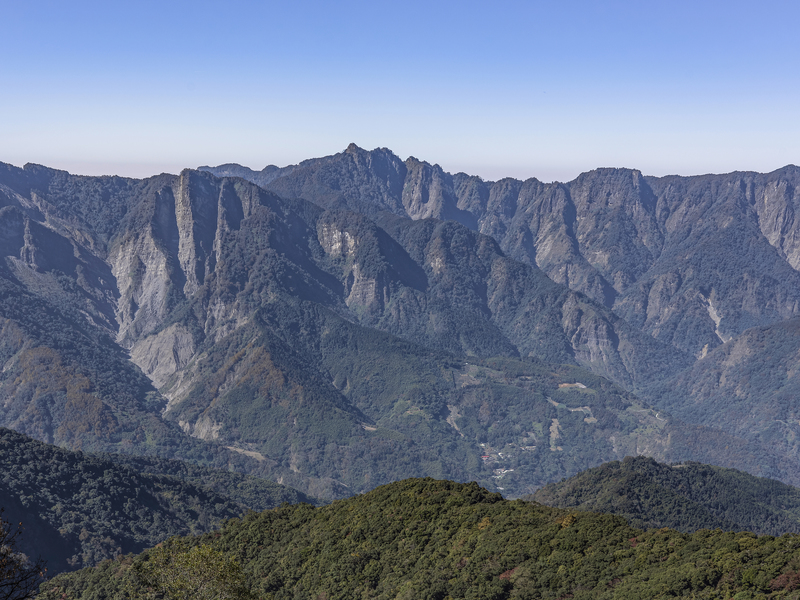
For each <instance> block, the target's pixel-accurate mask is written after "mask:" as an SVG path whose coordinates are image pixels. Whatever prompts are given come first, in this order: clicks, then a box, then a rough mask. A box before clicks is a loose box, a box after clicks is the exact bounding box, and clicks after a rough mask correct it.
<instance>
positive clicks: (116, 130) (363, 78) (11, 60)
mask: <svg viewBox="0 0 800 600" xmlns="http://www.w3.org/2000/svg"><path fill="white" fill-rule="evenodd" d="M799 33H800V2H798V1H797V0H792V1H769V0H762V1H761V2H758V3H756V2H742V1H736V0H733V1H727V2H711V1H707V2H704V1H702V0H694V1H691V2H685V1H682V0H670V1H660V0H642V1H639V2H634V1H632V0H629V1H617V2H615V1H608V0H606V1H603V2H600V1H591V2H590V1H578V0H573V1H570V0H561V1H558V2H556V1H552V2H503V1H495V2H492V3H490V2H473V1H469V0H462V1H459V2H435V1H432V2H417V1H416V0H411V1H404V2H360V1H339V2H310V1H302V0H295V1H292V2H289V1H288V0H287V1H285V2H280V3H279V2H246V1H238V2H237V1H229V2H226V3H222V2H210V1H202V0H193V1H192V2H184V1H175V2H171V1H169V0H160V1H158V2H150V1H141V0H136V1H129V2H118V1H116V0H111V1H109V0H106V1H104V2H89V1H84V0H73V1H71V2H65V1H52V2H45V1H41V0H26V1H24V2H20V1H19V0H14V1H11V0H0V57H2V61H0V81H1V82H2V90H1V91H0V161H4V162H10V163H13V164H16V165H22V164H24V163H26V162H37V163H42V164H47V165H49V166H54V167H58V168H64V169H67V170H70V171H71V172H75V173H84V174H100V173H117V174H122V175H131V176H146V175H150V174H154V173H158V172H162V171H170V172H177V171H179V170H180V169H181V168H183V167H196V166H199V165H202V164H219V163H223V162H239V163H241V164H244V165H247V166H249V167H251V168H254V169H261V168H262V167H264V166H265V165H267V164H278V165H281V166H282V165H286V164H290V163H294V162H297V161H299V160H302V159H304V158H311V157H314V156H322V155H326V154H332V153H335V152H339V151H341V150H343V149H344V148H345V147H346V146H347V144H348V143H350V142H355V143H356V144H358V145H359V146H362V147H365V148H369V149H371V148H375V147H380V146H386V147H388V148H390V149H392V150H393V151H394V152H395V153H397V154H398V155H399V156H401V158H406V157H407V156H409V155H414V156H416V157H417V158H420V159H423V160H428V161H430V162H438V163H439V164H441V165H442V167H443V168H445V169H446V170H448V171H451V172H456V171H460V170H462V171H467V172H469V173H474V174H478V175H481V176H483V177H485V178H488V179H497V178H499V177H502V176H506V175H510V176H515V177H520V178H526V177H531V176H535V177H538V178H540V179H543V180H552V179H558V180H568V179H571V178H573V177H574V176H576V175H577V174H578V173H580V172H581V171H585V170H589V169H592V168H595V167H599V166H627V167H635V168H639V169H641V170H642V171H643V172H645V173H646V174H652V175H663V174H667V173H679V174H696V173H704V172H727V171H732V170H745V169H746V170H759V171H770V170H773V169H776V168H779V167H781V166H783V165H785V164H788V163H794V164H798V163H800V35H799Z"/></svg>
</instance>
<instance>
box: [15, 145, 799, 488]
mask: <svg viewBox="0 0 800 600" xmlns="http://www.w3.org/2000/svg"><path fill="white" fill-rule="evenodd" d="M799 179H800V169H798V168H797V167H793V166H789V167H785V168H784V169H781V170H779V171H776V172H774V173H770V174H757V173H733V174H728V175H713V176H712V175H709V176H702V177H677V176H674V177H672V176H671V177H664V178H652V177H646V176H643V175H642V174H641V173H639V172H638V171H635V170H625V169H598V170H596V171H592V172H590V173H585V174H583V175H581V176H580V177H578V178H577V179H576V180H574V181H572V182H569V183H565V184H562V183H550V184H546V183H542V182H539V181H537V180H535V179H529V180H527V181H524V182H522V181H516V180H512V179H504V180H501V181H497V182H486V181H483V180H481V179H480V178H479V177H475V176H469V175H466V174H463V173H459V174H455V175H451V174H448V173H446V172H444V171H443V170H442V169H441V168H440V167H438V166H437V165H430V164H428V163H425V162H423V161H419V160H417V159H415V158H413V157H412V158H409V159H407V160H406V161H402V160H400V159H399V158H398V157H396V156H395V155H394V154H392V153H391V152H390V151H389V150H387V149H377V150H373V151H366V150H363V149H360V148H358V147H356V146H355V145H351V146H349V147H348V148H347V149H346V150H345V151H344V152H341V153H339V154H336V155H333V156H329V157H324V158H320V159H312V160H309V161H305V162H303V163H301V164H299V165H295V166H290V167H284V168H278V167H267V168H266V169H264V170H262V171H251V170H250V169H247V168H245V167H241V166H239V165H223V166H220V167H213V168H211V167H201V168H200V169H197V170H185V171H183V172H182V173H181V174H179V175H168V174H162V175H159V176H155V177H152V178H148V179H143V180H135V179H126V178H121V177H83V176H75V175H70V174H68V173H66V172H63V171H57V170H54V169H49V168H46V167H42V166H38V165H26V166H25V167H24V168H21V169H20V168H17V167H13V166H11V165H5V164H0V232H1V234H0V258H2V260H0V328H2V335H0V363H2V365H3V368H2V373H1V374H0V425H3V426H5V427H9V428H12V429H15V430H17V431H19V432H22V433H25V434H27V435H29V436H32V437H34V438H36V439H39V440H42V441H45V442H48V443H55V444H58V445H61V446H64V447H67V448H71V449H82V450H84V451H94V452H98V451H99V452H112V453H123V454H126V455H130V456H149V457H159V458H162V459H182V460H186V461H190V462H192V463H199V464H202V465H206V466H209V467H216V468H222V469H226V470H234V471H239V472H241V473H248V474H253V475H258V476H261V477H266V478H269V479H272V480H274V481H277V482H279V483H284V484H287V485H291V486H293V487H296V488H298V489H300V490H302V491H303V492H305V493H309V494H313V495H315V496H320V497H326V498H339V497H344V496H349V495H352V494H355V493H360V492H364V491H367V490H369V489H372V488H374V487H375V486H377V485H380V484H384V483H388V482H390V481H394V480H397V479H401V478H405V477H410V476H414V477H421V476H433V477H438V478H450V479H455V480H460V481H469V480H474V481H478V482H480V483H481V484H482V485H484V486H486V487H488V488H489V489H493V490H495V489H498V490H501V491H503V493H504V494H507V495H510V496H512V497H514V496H520V495H523V494H527V493H531V492H533V491H534V490H535V489H537V488H538V487H541V486H543V485H545V484H546V483H549V482H551V481H555V480H558V479H561V478H563V477H568V476H571V475H573V474H575V473H577V472H579V471H581V470H583V469H585V468H587V467H592V466H596V465H598V464H600V463H601V462H604V461H607V460H615V459H621V458H622V457H624V456H625V455H628V454H647V455H649V456H652V457H655V458H657V459H659V460H665V461H673V462H674V461H682V460H694V461H700V462H705V463H712V464H718V465H723V466H727V467H735V468H739V469H742V470H745V471H748V472H751V473H754V474H756V475H761V476H770V477H774V478H778V479H780V480H782V481H785V482H787V483H795V484H796V483H800V468H798V461H797V459H798V451H799V450H800V448H798V442H797V440H798V435H797V433H798V432H797V429H798V427H800V414H797V411H796V408H795V407H794V403H793V402H792V400H793V399H794V398H796V394H795V388H796V386H797V369H796V367H795V366H796V364H797V360H796V358H795V357H797V355H798V352H800V348H799V347H798V337H797V335H796V328H797V322H798V321H797V319H798V318H800V314H798V313H800V279H799V278H800V273H798V269H799V268H800V252H799V251H798V248H800V233H798V230H800V222H796V221H795V216H794V215H795V212H796V209H797V208H798V205H799V204H800V193H798V192H797V183H798V180H799Z"/></svg>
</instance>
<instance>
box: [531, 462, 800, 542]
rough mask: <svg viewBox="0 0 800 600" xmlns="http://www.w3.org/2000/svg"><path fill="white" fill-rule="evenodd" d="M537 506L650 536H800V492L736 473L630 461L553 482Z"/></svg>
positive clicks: (537, 498)
mask: <svg viewBox="0 0 800 600" xmlns="http://www.w3.org/2000/svg"><path fill="white" fill-rule="evenodd" d="M530 499H531V500H535V501H537V502H541V503H542V504H547V505H548V506H557V507H560V508H576V509H578V510H582V511H594V512H603V513H612V514H615V515H620V516H622V517H625V519H627V520H628V522H629V523H630V524H631V525H632V526H634V527H641V528H643V529H651V528H660V527H670V528H672V529H677V530H679V531H687V532H691V531H697V530H698V529H723V530H725V531H752V532H754V533H758V534H769V535H781V534H784V533H800V489H798V488H795V487H792V486H789V485H786V484H783V483H780V482H779V481H775V480H772V479H766V478H759V477H753V476H752V475H748V474H747V473H743V472H741V471H737V470H735V469H723V468H722V467H714V466H710V465H703V464H700V463H694V462H687V463H679V464H674V465H665V464H661V463H657V462H656V461H654V460H653V459H651V458H645V457H643V456H638V457H635V458H634V457H630V456H628V457H625V459H624V460H622V461H614V462H610V463H606V464H604V465H601V466H599V467H595V468H592V469H588V470H586V471H582V472H581V473H578V474H577V475H574V476H572V477H570V478H569V479H567V480H565V481H561V482H555V483H550V484H548V485H546V486H545V487H544V488H542V489H540V490H538V491H537V492H536V493H535V494H533V495H532V496H530Z"/></svg>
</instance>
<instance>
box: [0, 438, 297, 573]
mask: <svg viewBox="0 0 800 600" xmlns="http://www.w3.org/2000/svg"><path fill="white" fill-rule="evenodd" d="M110 458H114V459H118V460H119V462H112V460H109V459H110ZM120 462H121V463H123V464H120ZM126 462H127V464H124V463H126ZM302 501H306V502H308V501H310V499H309V498H308V497H307V496H305V495H304V494H301V493H300V492H297V491H296V490H293V489H291V488H287V487H284V486H280V485H278V484H275V483H271V482H268V481H264V480H261V479H257V478H255V477H246V476H243V475H238V474H233V473H227V472H225V471H216V470H213V469H205V468H202V467H197V466H194V465H182V464H181V463H179V462H177V461H157V460H154V459H147V458H143V459H140V460H136V459H126V458H125V457H114V456H104V457H103V456H92V455H86V454H83V453H81V452H72V451H68V450H63V449H61V448H57V447H55V446H51V445H48V444H43V443H42V442H38V441H36V440H33V439H31V438H29V437H27V436H24V435H22V434H19V433H16V432H14V431H11V430H10V429H5V428H0V507H4V508H5V513H4V518H5V519H6V520H8V521H10V522H12V523H17V522H21V523H22V524H23V525H24V527H25V531H24V535H23V536H22V545H21V547H20V550H21V551H23V552H25V553H26V554H28V555H29V556H32V557H36V556H39V555H41V556H42V558H44V559H45V560H47V564H48V572H49V573H50V574H54V573H58V572H61V571H64V570H67V569H74V568H77V567H82V566H87V565H93V564H96V563H98V562H100V561H101V560H103V559H106V558H113V557H115V556H117V555H119V554H120V553H123V554H125V553H128V552H140V551H141V550H143V549H144V548H146V547H148V546H153V545H155V544H157V543H158V542H161V541H163V540H165V539H166V538H168V537H169V536H171V535H178V534H187V533H201V532H204V531H209V530H211V529H213V528H215V527H217V526H219V524H220V522H221V521H222V520H223V519H227V518H231V517H235V516H240V515H242V514H244V513H245V512H246V511H247V510H250V509H254V510H263V509H265V508H270V507H274V506H278V505H280V504H282V503H283V502H302Z"/></svg>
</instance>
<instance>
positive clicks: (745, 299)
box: [210, 145, 800, 357]
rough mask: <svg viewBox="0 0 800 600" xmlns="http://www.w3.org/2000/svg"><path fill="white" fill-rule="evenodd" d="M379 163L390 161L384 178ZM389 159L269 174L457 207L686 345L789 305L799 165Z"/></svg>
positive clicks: (391, 206) (370, 204)
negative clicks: (664, 167) (494, 167)
mask: <svg viewBox="0 0 800 600" xmlns="http://www.w3.org/2000/svg"><path fill="white" fill-rule="evenodd" d="M356 157H357V158H356ZM377 164H381V165H383V164H392V165H396V166H397V168H396V169H395V170H394V171H393V173H394V174H395V177H394V178H393V179H392V182H393V183H392V185H388V184H384V183H383V178H382V175H383V174H384V173H385V171H384V170H380V169H378V168H376V167H374V165H377ZM400 164H401V163H400V162H399V159H397V158H396V157H394V156H393V155H391V153H389V152H388V151H387V150H385V149H381V150H375V151H372V152H367V151H364V150H361V149H359V148H357V147H355V146H353V145H351V146H350V147H349V148H348V149H347V151H346V152H344V153H342V154H337V155H334V156H330V157H326V158H322V159H316V160H314V161H306V162H305V163H303V165H302V175H301V174H300V171H298V170H297V169H294V170H292V171H287V172H286V173H285V174H280V175H278V176H277V177H275V179H273V180H271V181H270V182H269V183H268V184H267V185H268V187H269V188H270V189H272V190H274V191H276V192H277V193H278V194H280V195H284V196H286V197H290V196H296V197H302V198H304V199H306V200H310V201H312V202H315V203H317V204H319V205H321V206H324V207H331V206H339V205H346V206H348V207H349V208H350V209H352V210H356V211H358V212H361V213H363V214H367V215H373V214H376V212H377V211H380V210H388V211H390V212H393V213H395V214H400V215H404V216H408V217H411V218H412V219H426V218H430V217H434V218H438V219H450V220H455V221H458V222H459V223H461V224H463V225H466V226H467V227H470V228H472V229H475V230H477V231H480V232H481V233H484V234H486V235H489V236H491V237H493V238H495V239H496V240H497V241H498V242H499V244H500V247H501V248H502V250H503V251H504V252H505V253H506V254H507V255H508V256H509V257H511V258H514V259H517V260H520V261H522V262H527V263H528V264H531V265H535V266H538V267H539V268H540V269H541V270H542V271H543V272H544V273H546V274H547V275H548V277H550V278H551V279H552V280H553V281H556V282H557V283H561V284H564V285H566V286H568V287H570V288H571V289H573V290H575V291H580V292H582V293H584V294H586V295H587V296H589V297H590V298H593V299H594V300H596V301H598V302H600V303H602V304H604V305H605V306H607V307H609V308H613V310H614V311H615V312H616V313H617V314H618V315H619V316H621V317H623V318H624V319H626V320H627V321H628V322H630V323H631V324H633V325H635V326H636V327H639V328H641V329H642V330H643V331H644V332H646V333H648V334H649V335H651V336H653V337H655V338H656V339H658V340H661V341H663V342H666V343H669V344H671V345H673V346H675V347H676V348H678V349H679V350H681V351H684V352H688V353H689V354H691V355H693V356H695V357H699V356H701V355H703V353H704V352H708V351H710V350H711V349H713V348H715V347H717V346H719V345H720V344H722V343H724V341H725V340H728V339H731V338H733V337H735V336H737V335H739V334H741V333H742V332H744V331H745V330H746V329H748V328H749V327H753V326H757V325H768V324H770V323H776V322H779V321H780V320H783V319H786V318H790V317H792V316H794V315H797V314H798V310H800V272H798V268H800V233H798V232H800V222H798V221H797V220H796V217H795V215H796V214H797V209H798V203H800V192H798V191H797V189H798V183H800V169H798V168H797V167H786V168H785V169H781V170H779V171H775V172H774V173H770V174H757V173H731V174H728V175H709V176H702V177H688V178H687V177H663V178H652V177H644V176H642V174H641V173H640V172H638V171H635V170H628V169H597V170H595V171H591V172H589V173H584V174H582V175H581V176H579V177H578V178H577V179H575V180H574V181H571V182H569V183H566V184H561V183H552V184H544V183H541V182H539V181H537V180H535V179H529V180H527V181H524V182H522V181H517V180H514V179H504V180H501V181H497V182H484V181H482V180H481V179H480V178H476V177H470V176H468V175H465V174H463V173H459V174H457V175H454V176H451V175H450V174H448V173H445V172H443V171H442V169H441V168H440V167H438V165H433V166H432V165H429V164H428V163H425V162H422V161H419V160H417V159H415V158H409V159H408V160H407V161H406V162H405V169H403V168H400ZM355 165H358V167H357V168H356V167H355ZM210 170H212V171H214V169H210ZM401 178H402V181H400V179H401ZM312 181H313V185H310V182H312ZM344 181H346V182H347V185H346V190H345V186H343V182H344ZM376 182H381V183H380V184H377V183H376ZM359 183H360V184H362V185H358V184H359ZM355 187H358V189H359V190H360V192H361V193H360V194H357V193H354V192H353V190H354V189H355Z"/></svg>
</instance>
